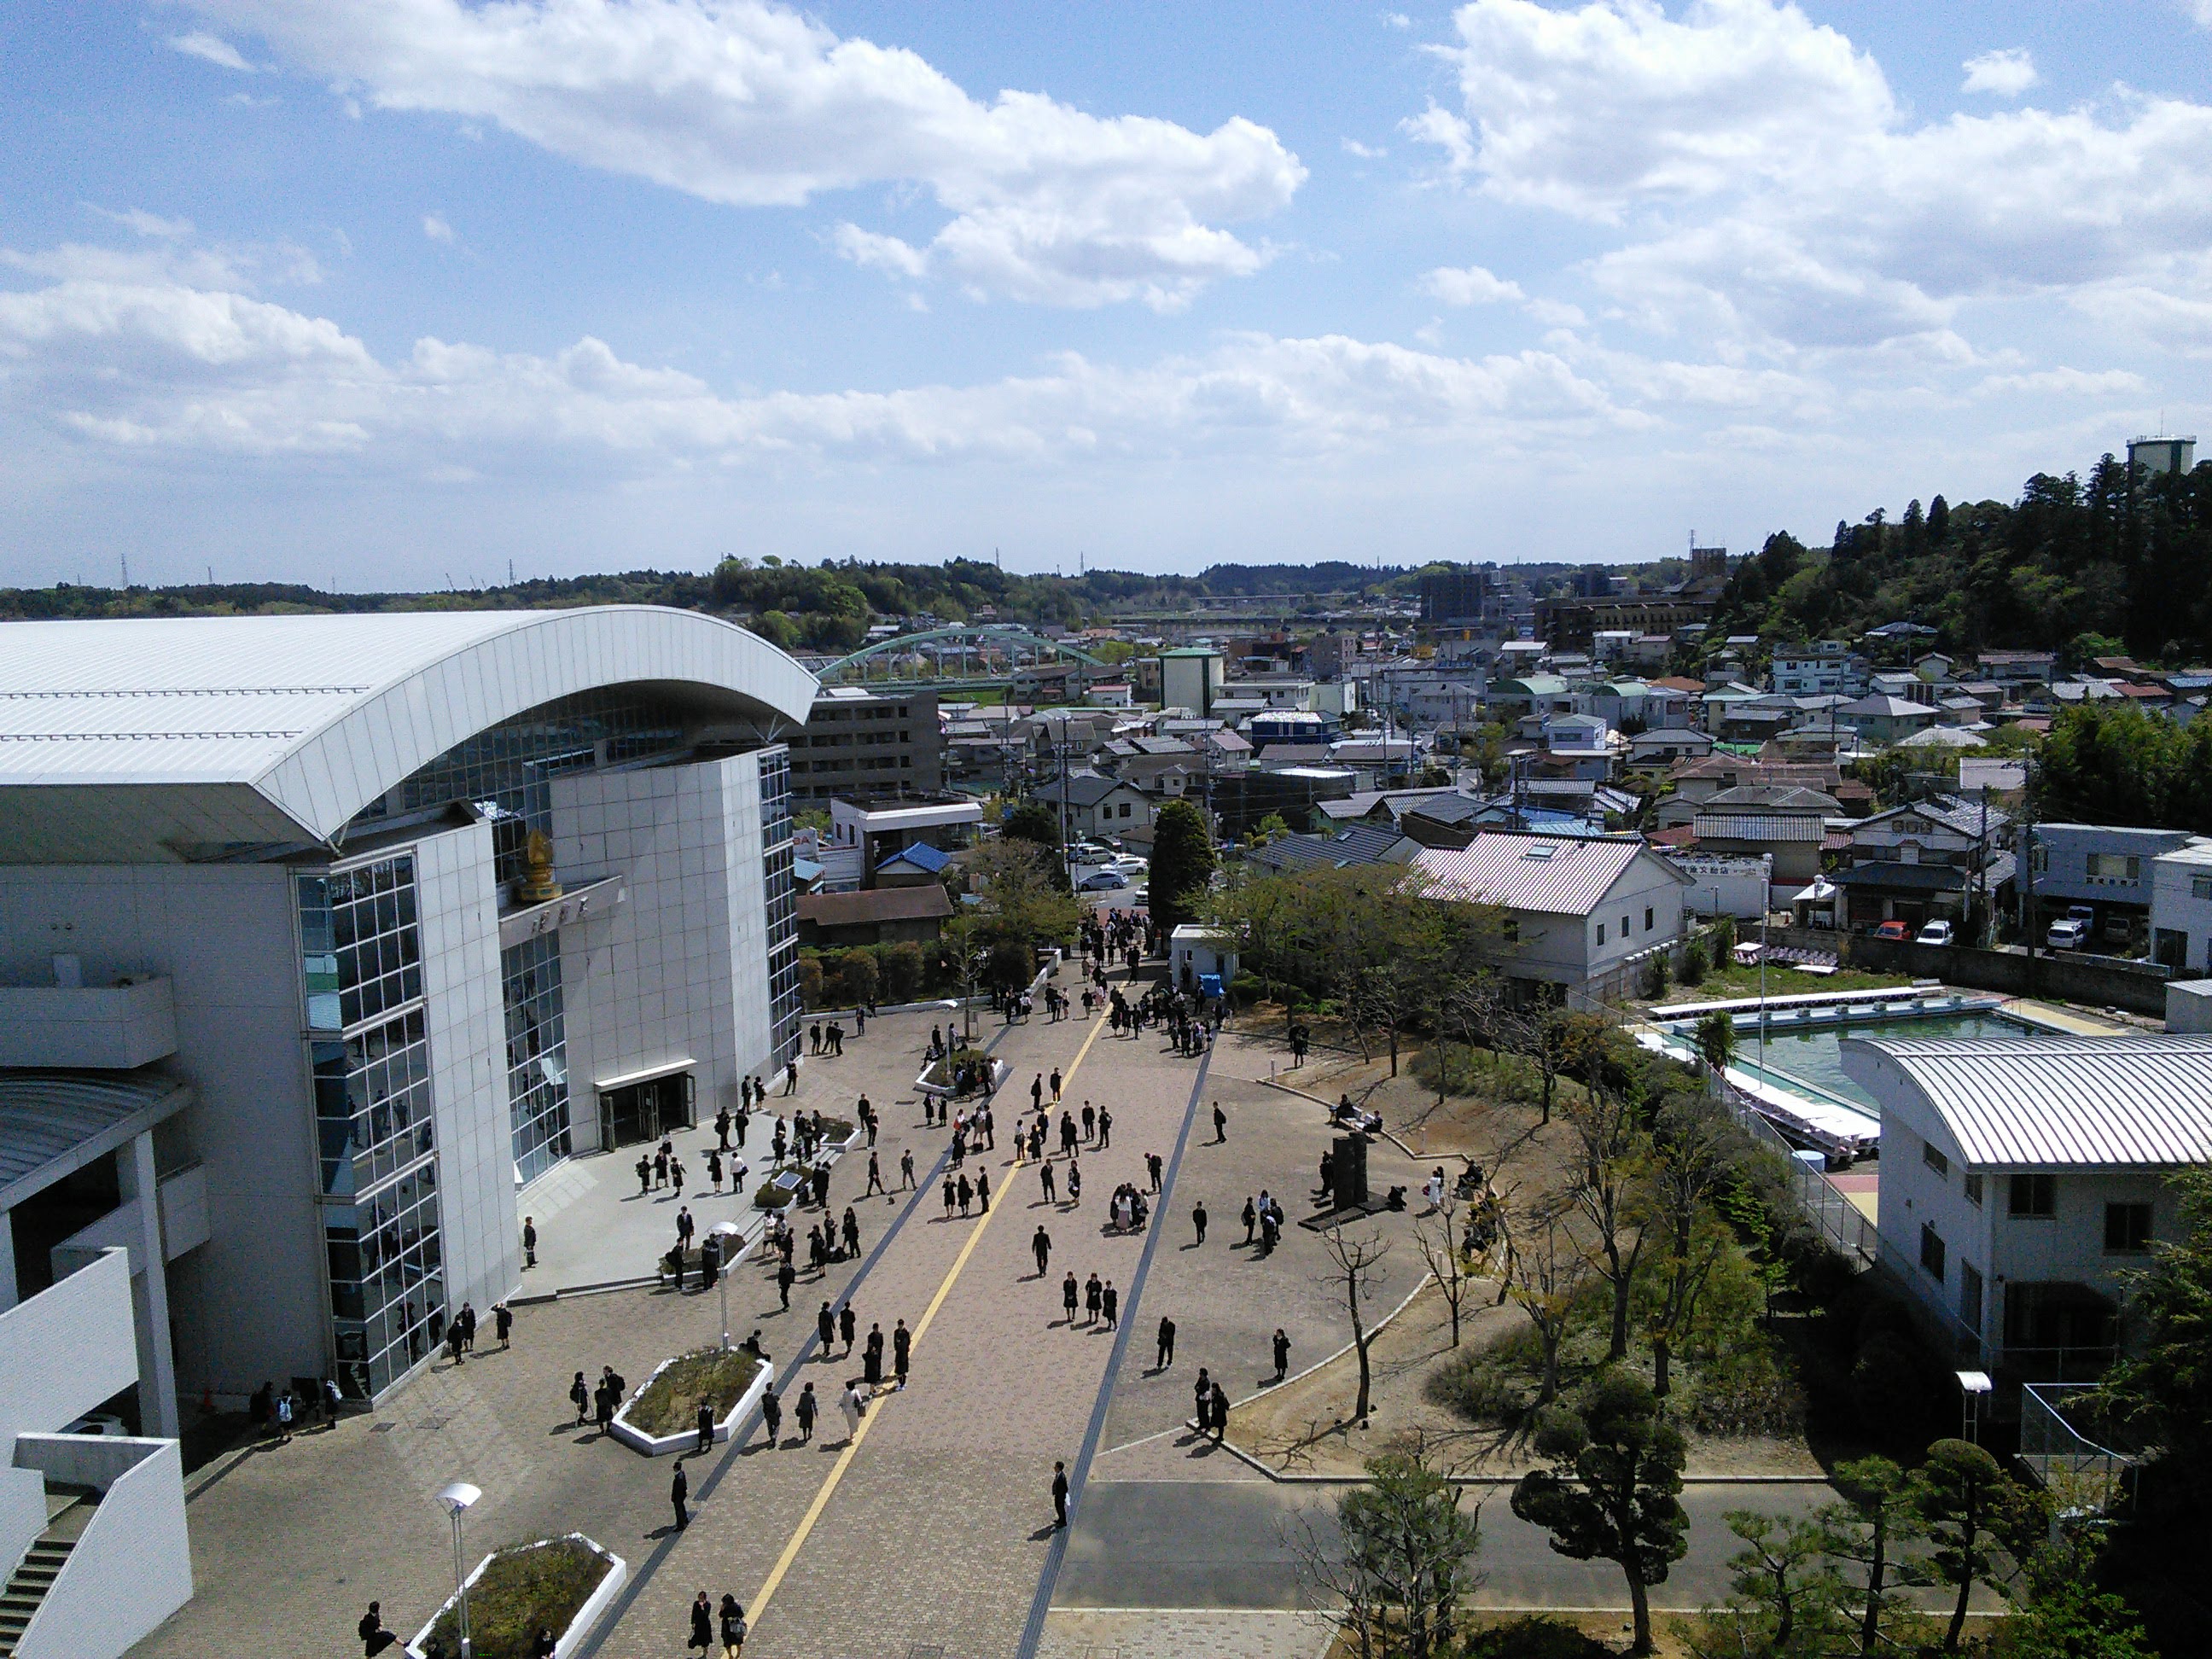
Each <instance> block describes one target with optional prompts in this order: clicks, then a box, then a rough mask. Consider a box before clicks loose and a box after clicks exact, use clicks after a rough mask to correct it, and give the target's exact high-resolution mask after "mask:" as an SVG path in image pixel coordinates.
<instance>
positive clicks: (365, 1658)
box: [354, 1601, 399, 1659]
mask: <svg viewBox="0 0 2212 1659" xmlns="http://www.w3.org/2000/svg"><path fill="white" fill-rule="evenodd" d="M354 1629H355V1631H356V1632H357V1633H358V1634H359V1635H360V1637H361V1651H362V1659H376V1656H377V1655H378V1654H380V1653H382V1652H383V1651H384V1650H386V1648H392V1647H397V1646H398V1645H399V1638H398V1637H397V1636H394V1635H393V1634H392V1632H390V1631H388V1630H386V1629H385V1627H384V1603H383V1602H381V1601H371V1602H370V1603H369V1604H368V1612H367V1613H363V1614H362V1616H361V1623H359V1624H358V1625H356V1626H354Z"/></svg>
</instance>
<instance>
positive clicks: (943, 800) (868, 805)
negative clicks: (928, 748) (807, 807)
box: [823, 795, 983, 887]
mask: <svg viewBox="0 0 2212 1659" xmlns="http://www.w3.org/2000/svg"><path fill="white" fill-rule="evenodd" d="M982 822H983V808H982V805H981V802H979V801H974V800H970V799H968V797H966V796H965V795H939V796H938V797H936V798H935V799H924V798H915V797H907V796H893V797H884V796H870V795H863V796H859V797H847V796H843V795H840V796H839V797H837V799H835V800H833V801H831V802H830V803H829V846H828V847H827V848H824V849H823V850H824V854H825V859H824V861H825V862H827V861H828V859H827V854H829V853H831V852H833V851H842V852H844V853H845V854H847V855H848V856H849V855H851V854H854V853H857V854H859V855H860V885H861V886H862V887H873V886H874V885H875V884H876V882H875V876H876V866H878V865H879V864H881V863H882V862H883V861H884V860H885V859H886V858H889V857H890V855H891V854H894V853H897V852H900V851H902V850H903V849H904V848H908V847H911V846H913V845H914V844H915V842H923V843H925V844H927V845H928V846H931V847H935V848H941V849H942V850H944V851H945V852H948V853H950V852H955V851H957V850H958V849H959V848H963V847H966V846H969V845H970V844H972V843H973V842H974V841H975V836H976V832H977V829H978V828H979V826H981V823H982Z"/></svg>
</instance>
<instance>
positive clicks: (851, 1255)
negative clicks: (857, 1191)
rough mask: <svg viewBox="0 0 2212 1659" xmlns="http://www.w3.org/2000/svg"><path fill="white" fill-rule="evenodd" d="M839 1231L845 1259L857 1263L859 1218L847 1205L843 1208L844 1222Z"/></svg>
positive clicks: (858, 1256)
mask: <svg viewBox="0 0 2212 1659" xmlns="http://www.w3.org/2000/svg"><path fill="white" fill-rule="evenodd" d="M840 1231H841V1232H842V1235H843V1237H844V1240H845V1256H846V1259H847V1260H848V1261H858V1260H859V1259H860V1216H859V1214H858V1213H857V1212H855V1211H854V1208H853V1206H851V1205H849V1204H848V1205H847V1206H845V1221H844V1225H843V1226H842V1228H841V1229H840Z"/></svg>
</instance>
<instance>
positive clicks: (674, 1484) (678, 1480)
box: [668, 1457, 691, 1532]
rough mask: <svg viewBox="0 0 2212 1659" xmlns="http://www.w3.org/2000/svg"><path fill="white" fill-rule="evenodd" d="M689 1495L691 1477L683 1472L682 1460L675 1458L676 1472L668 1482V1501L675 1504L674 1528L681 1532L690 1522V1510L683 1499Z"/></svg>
mask: <svg viewBox="0 0 2212 1659" xmlns="http://www.w3.org/2000/svg"><path fill="white" fill-rule="evenodd" d="M690 1496H691V1477H690V1475H688V1474H684V1460H683V1459H682V1458H680V1457H679V1458H678V1459H677V1460H676V1473H675V1474H674V1475H673V1476H671V1478H670V1480H669V1482H668V1501H669V1502H670V1503H671V1504H674V1505H675V1506H676V1529H677V1530H678V1532H681V1531H682V1530H683V1529H684V1528H686V1527H688V1526H690V1524H691V1511H690V1510H689V1509H687V1508H685V1507H684V1500H685V1499H686V1498H690Z"/></svg>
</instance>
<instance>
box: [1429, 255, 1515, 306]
mask: <svg viewBox="0 0 2212 1659" xmlns="http://www.w3.org/2000/svg"><path fill="white" fill-rule="evenodd" d="M1421 287H1422V289H1424V290H1425V291H1426V292H1427V293H1430V294H1433V295H1436V297H1437V299H1439V300H1442V301H1443V302H1444V303H1445V304H1446V305H1448V306H1488V305H1500V304H1509V303H1510V304H1513V305H1518V304H1520V303H1521V302H1522V301H1524V300H1526V299H1527V298H1528V295H1525V294H1523V293H1522V291H1521V284H1520V283H1509V282H1507V281H1506V280H1505V279H1504V277H1503V276H1496V275H1493V274H1492V272H1490V271H1487V270H1484V269H1483V268H1482V267H1481V266H1480V265H1467V266H1464V267H1461V266H1454V265H1446V266H1443V267H1442V268H1440V269H1438V270H1432V271H1431V272H1429V273H1428V275H1427V276H1424V277H1422V278H1421Z"/></svg>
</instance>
